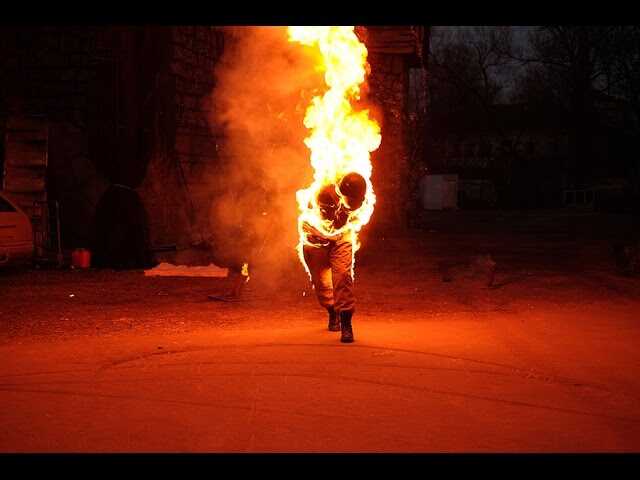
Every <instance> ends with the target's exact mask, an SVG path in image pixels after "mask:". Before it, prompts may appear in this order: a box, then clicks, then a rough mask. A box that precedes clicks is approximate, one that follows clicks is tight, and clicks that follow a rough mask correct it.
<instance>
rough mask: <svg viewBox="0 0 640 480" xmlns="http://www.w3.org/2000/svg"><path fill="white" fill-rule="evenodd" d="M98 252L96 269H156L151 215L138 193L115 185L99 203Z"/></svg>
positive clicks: (97, 216)
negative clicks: (152, 251) (150, 221)
mask: <svg viewBox="0 0 640 480" xmlns="http://www.w3.org/2000/svg"><path fill="white" fill-rule="evenodd" d="M94 252H95V257H94V265H95V266H96V267H109V268H116V269H135V268H149V267H151V266H153V259H152V255H151V247H150V244H149V234H148V222H147V214H146V211H145V209H144V205H143V204H142V201H141V200H140V197H139V196H138V193H137V192H136V191H135V190H132V189H130V188H128V187H125V186H122V185H112V186H111V187H109V189H108V190H107V191H106V192H105V194H104V195H103V196H102V198H101V199H100V201H99V202H98V206H97V208H96V238H95V245H94Z"/></svg>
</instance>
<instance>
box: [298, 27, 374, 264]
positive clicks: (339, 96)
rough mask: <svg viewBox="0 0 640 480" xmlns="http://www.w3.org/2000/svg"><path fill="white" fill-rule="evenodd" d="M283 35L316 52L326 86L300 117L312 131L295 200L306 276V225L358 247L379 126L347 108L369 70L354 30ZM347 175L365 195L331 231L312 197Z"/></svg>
mask: <svg viewBox="0 0 640 480" xmlns="http://www.w3.org/2000/svg"><path fill="white" fill-rule="evenodd" d="M288 34H289V41H290V42H298V43H300V44H302V45H305V46H308V47H314V48H317V49H318V50H319V51H320V58H321V64H320V65H318V69H319V70H321V71H322V72H324V80H325V83H326V85H327V87H328V89H327V90H326V91H325V93H324V94H323V95H322V96H316V97H314V98H313V99H312V100H311V104H310V105H309V107H308V108H307V111H306V115H305V118H304V125H305V126H306V127H307V128H308V129H309V130H310V131H311V133H310V134H309V136H308V137H307V138H306V139H305V141H304V142H305V144H306V145H307V147H308V148H309V150H310V151H311V165H312V167H313V170H314V180H313V183H312V184H311V185H310V186H309V187H307V188H305V189H302V190H299V191H298V192H297V194H296V197H297V201H298V208H299V211H300V215H299V217H298V231H299V235H300V242H299V244H298V254H299V256H300V260H301V262H302V264H303V265H304V267H305V269H307V272H308V268H307V265H306V262H305V261H304V256H303V247H304V245H305V243H306V236H305V235H304V232H303V225H304V224H305V223H307V224H308V225H310V226H311V227H313V228H315V229H316V230H317V231H318V232H320V233H321V234H322V235H323V236H324V237H326V238H332V237H338V236H340V235H343V234H347V235H351V242H352V244H353V247H354V248H353V252H354V254H355V252H356V250H357V249H358V248H359V245H360V244H359V242H358V232H359V231H360V229H361V228H362V227H363V226H364V225H366V224H367V223H368V222H369V219H370V218H371V215H372V213H373V210H374V205H375V202H376V196H375V193H374V191H373V185H372V184H371V172H372V166H371V160H370V153H371V152H373V151H374V150H376V149H377V148H378V147H379V146H380V141H381V135H380V126H379V125H378V123H376V122H375V120H373V119H371V118H369V111H368V110H366V109H365V110H360V111H355V110H354V107H353V105H352V101H354V100H355V101H357V100H360V93H361V92H360V88H361V85H362V84H363V83H364V81H365V78H366V75H367V73H368V72H367V70H368V68H369V66H368V64H367V48H366V47H365V45H364V43H362V42H361V41H360V39H359V38H358V37H357V36H356V33H355V30H354V27H353V26H322V27H319V26H303V27H289V28H288ZM351 172H356V173H358V174H360V175H362V177H363V178H364V179H365V182H366V185H367V193H366V196H365V200H364V203H363V204H362V206H361V207H360V208H359V209H358V210H356V211H354V212H352V213H351V215H350V216H349V219H348V221H347V222H346V224H345V225H344V226H342V227H341V228H335V226H334V225H333V224H332V222H331V221H330V220H325V219H323V218H322V217H321V216H320V214H319V208H318V205H317V194H318V192H319V191H320V190H321V189H322V187H324V186H326V185H330V184H337V183H338V182H339V181H340V179H341V178H342V177H343V176H344V175H346V174H348V173H351ZM338 193H339V192H338ZM352 265H353V264H352ZM352 275H353V269H352Z"/></svg>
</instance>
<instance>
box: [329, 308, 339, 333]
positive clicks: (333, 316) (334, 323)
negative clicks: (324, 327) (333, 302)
mask: <svg viewBox="0 0 640 480" xmlns="http://www.w3.org/2000/svg"><path fill="white" fill-rule="evenodd" d="M327 312H329V331H330V332H339V331H340V320H339V319H338V314H337V313H336V311H335V310H334V309H333V307H329V308H327Z"/></svg>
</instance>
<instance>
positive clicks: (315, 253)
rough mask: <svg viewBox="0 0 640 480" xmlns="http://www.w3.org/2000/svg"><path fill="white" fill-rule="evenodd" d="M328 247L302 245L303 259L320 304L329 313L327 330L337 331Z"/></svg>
mask: <svg viewBox="0 0 640 480" xmlns="http://www.w3.org/2000/svg"><path fill="white" fill-rule="evenodd" d="M329 248H330V247H328V246H327V247H311V246H305V247H304V260H305V262H306V264H307V268H308V269H309V272H310V273H311V281H312V282H313V287H314V289H315V291H316V295H317V297H318V301H319V302H320V305H322V306H323V307H324V308H326V309H327V312H328V313H329V330H332V331H338V330H339V325H338V321H337V317H336V312H335V310H334V298H333V283H332V281H331V266H330V263H329Z"/></svg>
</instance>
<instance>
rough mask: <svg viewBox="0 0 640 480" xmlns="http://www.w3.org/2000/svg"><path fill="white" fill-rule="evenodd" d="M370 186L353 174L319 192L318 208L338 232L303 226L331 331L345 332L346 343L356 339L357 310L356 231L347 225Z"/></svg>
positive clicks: (308, 261) (311, 267) (313, 278)
mask: <svg viewBox="0 0 640 480" xmlns="http://www.w3.org/2000/svg"><path fill="white" fill-rule="evenodd" d="M366 189H367V185H366V182H365V180H364V178H363V177H362V176H361V175H359V174H357V173H349V174H347V175H345V176H344V177H343V178H342V179H341V180H340V181H339V182H338V184H337V185H333V184H331V185H327V186H325V187H323V188H322V189H321V190H320V191H319V193H318V195H317V208H318V209H319V210H320V216H321V218H322V219H323V220H324V221H325V222H326V223H325V224H328V225H329V228H328V230H329V232H330V233H332V232H336V234H335V235H331V234H323V233H321V232H319V231H318V230H317V229H316V228H314V227H313V226H311V225H310V224H309V223H307V222H304V223H303V225H302V228H303V233H304V236H305V242H304V247H303V253H304V260H305V262H306V264H307V268H308V271H309V273H310V275H311V281H312V282H313V286H314V288H315V291H316V295H317V297H318V300H319V302H320V305H321V306H323V307H324V308H326V309H327V312H328V313H329V330H330V331H332V332H338V331H339V332H341V338H340V341H341V342H343V343H351V342H353V327H352V324H351V319H352V317H353V313H354V310H355V297H354V293H353V286H354V285H353V243H352V232H351V230H350V229H349V227H348V226H347V228H346V229H343V227H345V225H347V222H348V221H349V220H350V219H351V218H352V216H355V215H357V214H358V210H359V209H360V208H361V207H362V205H363V202H364V199H365V193H366ZM310 206H311V205H310ZM341 229H342V230H341Z"/></svg>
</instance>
